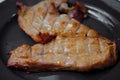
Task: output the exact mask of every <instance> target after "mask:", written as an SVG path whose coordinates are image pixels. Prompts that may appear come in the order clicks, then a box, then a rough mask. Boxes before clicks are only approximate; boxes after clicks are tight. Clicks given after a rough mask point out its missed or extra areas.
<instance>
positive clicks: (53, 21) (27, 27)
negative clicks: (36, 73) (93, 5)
mask: <svg viewBox="0 0 120 80" xmlns="http://www.w3.org/2000/svg"><path fill="white" fill-rule="evenodd" d="M60 1H61V2H60ZM58 2H60V3H57V1H55V0H45V1H42V2H40V3H38V4H36V5H34V6H32V7H27V6H25V5H23V4H22V5H20V6H21V9H20V10H19V11H18V23H19V25H20V28H21V29H22V30H23V31H25V33H26V34H28V35H29V36H30V37H31V38H32V39H33V40H34V41H36V42H41V43H47V42H48V41H49V40H45V41H44V40H43V38H46V36H44V37H41V36H40V35H39V34H49V35H50V36H59V35H61V36H66V37H75V36H89V37H98V33H97V32H96V31H95V30H93V29H90V28H89V27H87V26H86V25H84V24H81V23H80V22H79V21H77V20H75V19H74V18H71V17H70V16H69V15H68V14H60V13H59V6H60V5H62V3H64V4H67V3H66V2H67V1H64V0H63V1H62V0H59V1H58ZM77 4H78V3H77ZM56 5H59V6H56ZM79 6H80V5H79ZM81 9H82V11H83V12H85V13H87V12H86V10H85V11H84V8H82V7H81ZM47 37H48V36H47ZM54 38H55V37H53V39H54ZM50 41H51V40H50Z"/></svg>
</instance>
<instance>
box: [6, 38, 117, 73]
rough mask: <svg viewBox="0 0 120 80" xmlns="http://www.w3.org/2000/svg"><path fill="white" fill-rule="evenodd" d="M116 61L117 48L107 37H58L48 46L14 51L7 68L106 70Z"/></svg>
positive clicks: (35, 46) (39, 45)
mask: <svg viewBox="0 0 120 80" xmlns="http://www.w3.org/2000/svg"><path fill="white" fill-rule="evenodd" d="M116 60H117V50H116V44H115V43H114V42H112V41H110V40H108V39H106V38H104V37H98V38H95V37H94V38H93V37H92V38H91V37H74V38H63V37H57V38H56V39H55V40H53V41H52V42H50V43H48V44H45V45H43V44H35V45H33V46H29V45H26V44H24V45H22V46H20V47H18V48H17V49H15V50H13V51H11V56H10V58H9V61H8V66H10V67H14V68H19V69H23V70H27V71H43V70H44V71H45V70H76V71H89V70H92V69H103V68H105V67H108V66H110V65H113V64H114V63H115V62H116Z"/></svg>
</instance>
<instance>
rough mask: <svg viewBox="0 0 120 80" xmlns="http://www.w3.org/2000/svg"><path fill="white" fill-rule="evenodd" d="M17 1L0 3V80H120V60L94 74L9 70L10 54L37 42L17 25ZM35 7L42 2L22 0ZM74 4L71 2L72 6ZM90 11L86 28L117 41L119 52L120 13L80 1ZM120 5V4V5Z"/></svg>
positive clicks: (88, 0)
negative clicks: (24, 45) (23, 45)
mask: <svg viewBox="0 0 120 80" xmlns="http://www.w3.org/2000/svg"><path fill="white" fill-rule="evenodd" d="M16 1H17V0H7V1H4V2H3V3H0V19H1V20H0V80H120V76H119V74H120V69H119V68H120V60H118V63H117V64H116V65H114V66H112V67H110V68H107V69H104V70H97V71H92V72H85V73H83V72H76V71H55V72H51V71H47V72H39V73H27V72H25V71H21V70H18V69H10V68H8V67H7V61H8V58H9V56H10V54H9V51H10V50H12V49H15V48H16V47H18V46H20V45H22V44H30V45H33V44H35V42H34V41H33V40H32V39H31V38H30V37H29V36H28V35H26V34H25V33H24V32H23V31H22V30H21V29H20V28H19V25H18V22H17V15H16V13H17V7H16ZM19 1H20V2H23V3H24V4H26V5H33V4H36V3H37V2H39V1H41V0H19ZM73 1H74V0H70V2H73ZM78 1H80V2H82V3H83V4H85V6H86V7H87V8H88V12H89V16H88V18H87V19H85V20H84V22H83V23H84V24H86V25H88V26H89V27H91V28H93V29H95V30H97V31H98V32H99V33H100V34H101V35H103V36H105V37H107V38H109V39H111V40H113V41H116V42H117V44H118V50H119V51H120V22H119V21H120V13H119V11H117V10H114V9H113V8H112V7H109V6H108V5H106V4H105V3H104V2H103V1H102V0H78ZM119 5H120V4H119Z"/></svg>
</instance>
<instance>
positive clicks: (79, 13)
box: [68, 2, 88, 22]
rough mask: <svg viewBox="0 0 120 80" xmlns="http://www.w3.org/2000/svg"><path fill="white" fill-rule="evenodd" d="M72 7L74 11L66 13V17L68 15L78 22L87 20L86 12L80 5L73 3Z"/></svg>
mask: <svg viewBox="0 0 120 80" xmlns="http://www.w3.org/2000/svg"><path fill="white" fill-rule="evenodd" d="M72 5H73V7H74V9H73V10H71V11H70V12H68V15H70V17H71V18H74V19H76V20H77V21H80V22H82V21H83V20H84V19H85V18H87V16H88V10H87V8H86V7H85V6H84V5H83V4H82V3H79V2H75V3H73V4H72Z"/></svg>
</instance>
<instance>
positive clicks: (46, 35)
mask: <svg viewBox="0 0 120 80" xmlns="http://www.w3.org/2000/svg"><path fill="white" fill-rule="evenodd" d="M39 36H40V38H41V42H42V43H43V44H45V43H48V42H50V41H52V40H53V39H55V38H56V35H50V34H49V33H41V32H40V33H39Z"/></svg>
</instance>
